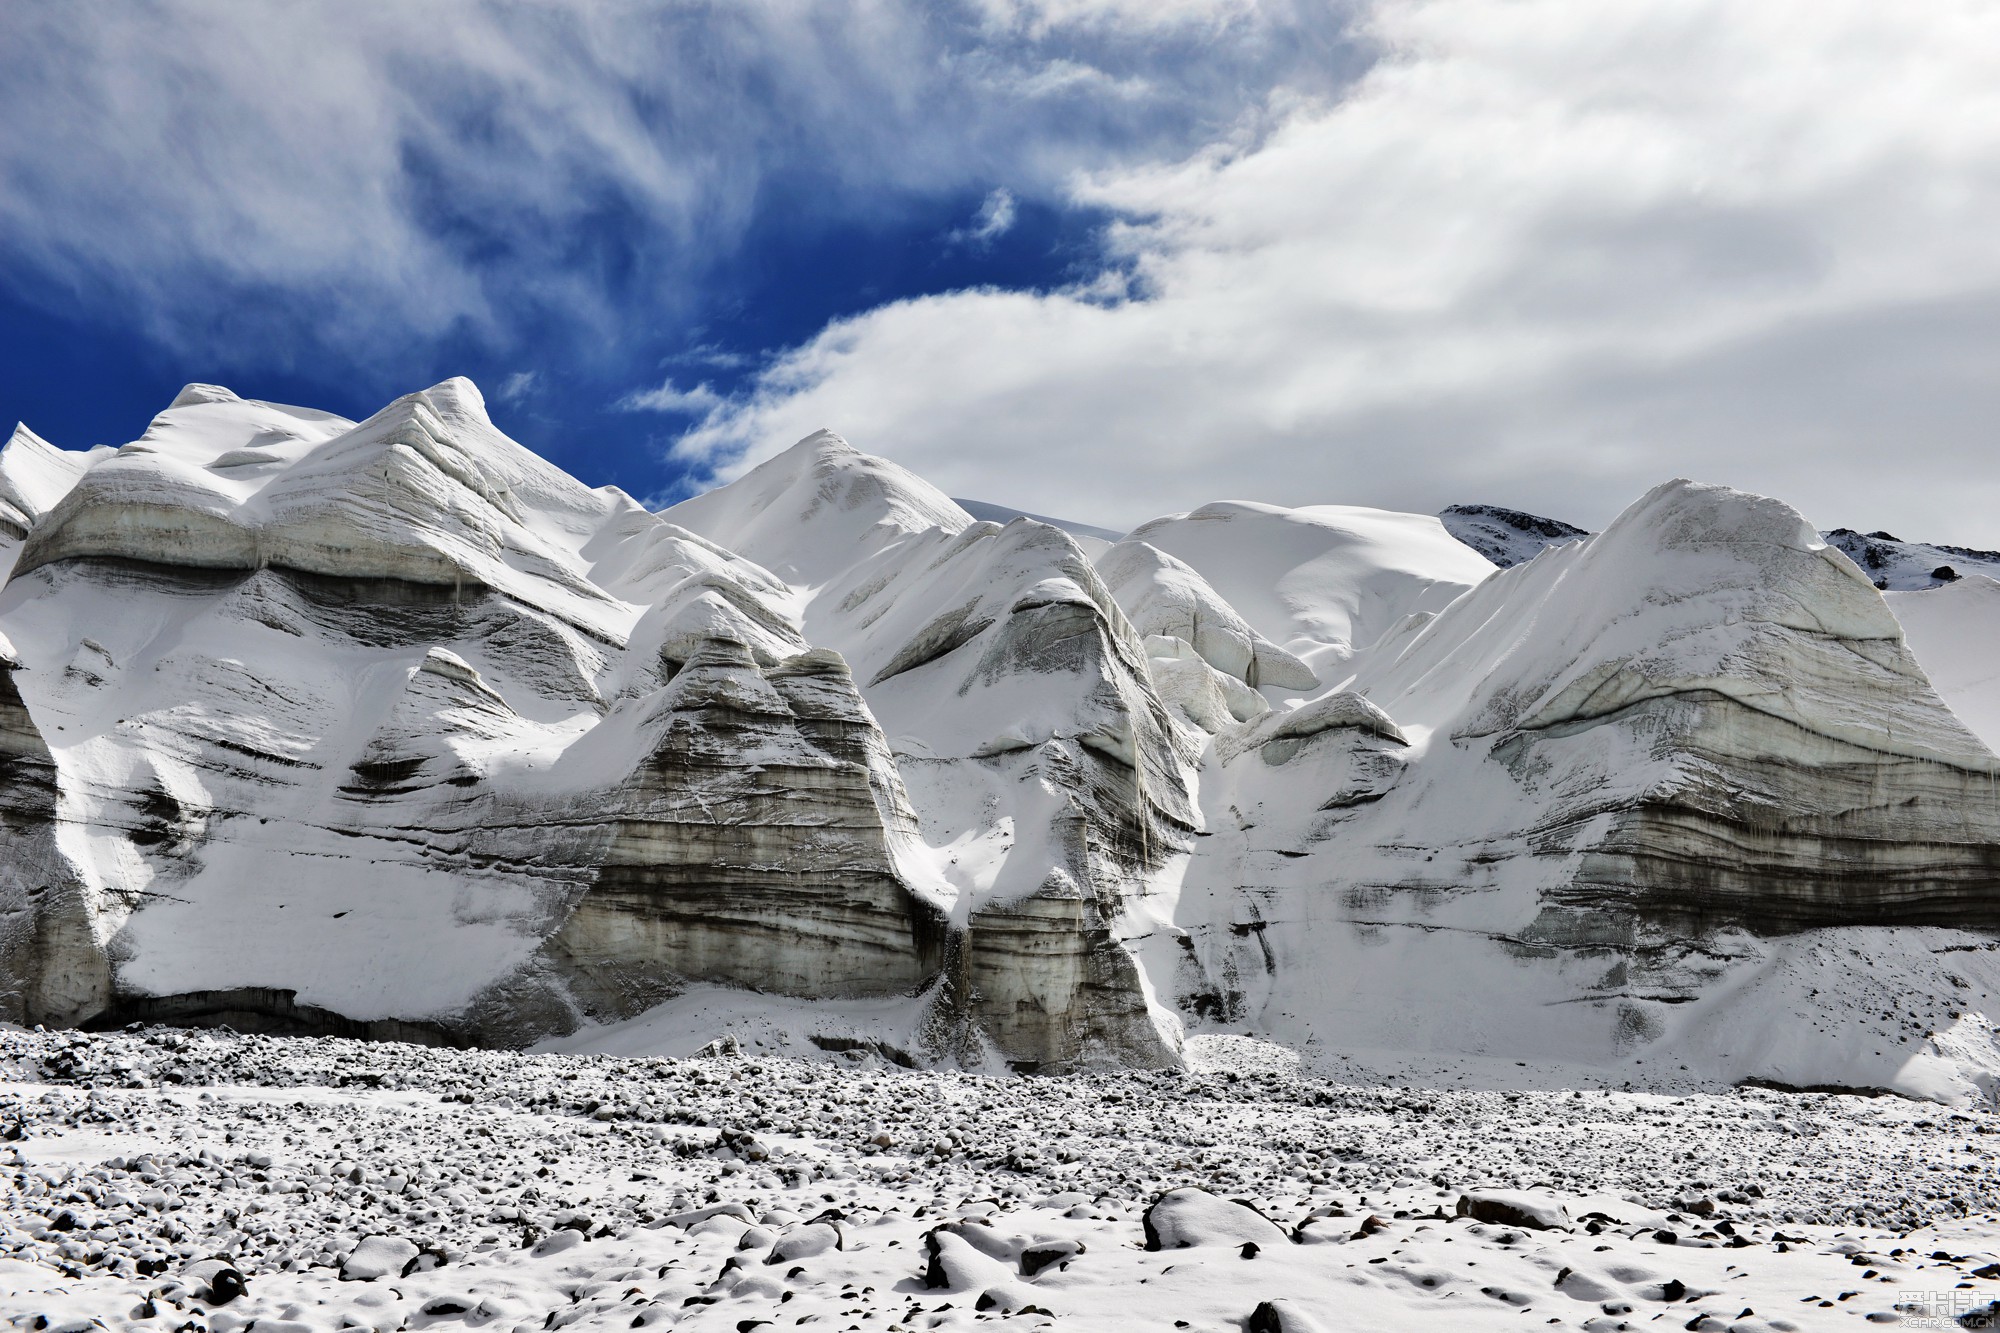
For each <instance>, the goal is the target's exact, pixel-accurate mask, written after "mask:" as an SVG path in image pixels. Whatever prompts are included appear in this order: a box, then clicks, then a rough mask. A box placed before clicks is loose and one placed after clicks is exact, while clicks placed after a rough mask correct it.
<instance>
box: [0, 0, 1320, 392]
mask: <svg viewBox="0 0 2000 1333" xmlns="http://www.w3.org/2000/svg"><path fill="white" fill-rule="evenodd" d="M1338 3H1339V0H1323V2H1322V3H1307V2H1306V0H1299V2H1298V6H1297V8H1295V9H1284V10H1280V9H1274V10H1273V11H1272V13H1271V15H1270V16H1269V17H1266V16H1264V15H1263V14H1261V13H1260V12H1258V11H1255V10H1246V9H1245V8H1244V7H1242V6H1240V5H1237V4H1233V3H1231V4H1222V3H1202V4H1187V5H1181V6H1177V7H1176V12H1175V13H1173V14H1172V15H1169V16H1164V17H1160V18H1147V19H1144V20H1143V21H1141V19H1139V18H1135V17H1134V16H1133V15H1134V14H1135V13H1137V14H1144V13H1146V12H1147V11H1146V9H1145V7H1144V6H1140V7H1138V8H1137V9H1136V10H1134V9H1133V8H1132V7H1130V6H1124V5H1116V4H1112V5H1103V4H1096V3H1093V4H1079V3H1069V2H1067V0H1066V2H1065V3H1063V4H1059V5H1052V4H1042V3H1038V4H1026V3H1023V4H1011V3H1009V4H1002V3H975V2H974V0H963V3H957V4H953V3H947V4H944V5H937V4H933V3H924V2H923V0H872V2H871V3H867V4H860V5H843V6H832V7H801V6H797V5H793V4H789V3H783V2H782V0H643V2H641V3H630V4H618V5H602V4H596V3H589V2H588V0H550V3H545V4H536V5H520V4H512V3H504V2H503V0H431V2H430V3H425V4H422V5H398V4H360V5H357V4H352V3H348V0H293V2H292V3H287V4H285V5H281V6H245V5H243V4H240V3H236V2H235V0H181V2H180V3H175V4H172V5H137V4H131V3H127V0H74V2H73V3H66V4H62V5H33V4H20V5H6V6H0V48H4V49H5V50H7V51H9V52H10V53H12V54H13V57H14V59H13V60H12V62H11V66H10V73H9V76H8V77H7V78H6V79H5V80H0V123H4V124H5V125H6V127H7V128H6V130H5V132H4V133H0V228H4V231H5V234H6V236H7V238H8V243H7V246H6V248H5V253H4V255H0V281H6V282H8V283H9V284H10V285H11V286H13V287H14V288H16V289H17V290H20V291H22V292H25V293H27V294H28V295H29V296H30V297H31V298H34V299H41V300H44V301H46V302H48V303H49V304H50V305H51V306H57V305H60V306H61V307H62V308H63V309H64V310H65V311H72V310H78V309H81V310H85V311H89V312H95V313H97V314H99V315H103V316H106V317H110V316H112V315H116V316H117V317H119V318H122V319H124V320H126V321H128V322H131V323H136V324H139V325H142V326H144V327H146V328H148V329H150V330H152V331H153V332H154V333H155V334H156V336H157V337H158V338H159V340H160V341H161V342H163V343H166V344H168V345H170V346H172V347H174V348H176V349H178V350H185V349H188V348H195V347H205V346H219V347H225V348H228V349H231V350H236V351H242V350H245V349H248V350H249V351H251V352H253V353H255V354H257V355H269V356H271V357H274V358H284V357H287V356H289V357H292V358H295V359H302V358H310V357H312V356H313V355H315V354H316V352H317V351H318V350H319V349H322V348H324V349H331V351H332V353H333V354H334V355H335V356H337V357H341V358H352V359H356V360H370V359H373V360H386V361H388V362H391V363H394V362H395V361H397V360H399V359H401V358H404V357H406V356H407V354H408V352H407V349H408V348H409V347H410V346H411V345H412V344H413V343H417V342H422V341H425V340H440V339H453V338H458V339H464V338H470V339H474V340H477V341H479V342H481V343H482V344H486V345H508V344H511V343H516V342H532V341H533V340H534V339H535V338H536V337H537V336H538V335H539V331H541V330H545V329H547V328H550V327H562V328H566V329H570V330H573V331H580V332H576V333H575V334H574V336H572V337H571V338H570V344H571V345H572V346H578V347H582V346H593V345H594V346H601V347H615V346H620V345H623V342H624V339H623V337H622V335H624V334H626V333H628V332H629V331H630V330H631V329H633V328H634V327H644V328H649V329H650V328H655V327H658V326H659V325H660V324H661V323H662V322H663V321H664V322H671V321H672V320H673V319H675V318H676V317H678V316H683V315H685V314H687V312H688V311H689V310H690V309H691V308H692V307H693V306H694V305H696V304H698V303H699V300H700V297H701V294H702V292H703V291H704V290H705V285H704V284H705V283H706V281H707V278H708V275H709V274H710V273H711V272H712V271H713V270H714V269H715V267H716V266H717V265H726V264H728V263H730V262H732V261H733V259H734V257H735V256H736V254H737V252H738V248H739V247H740V245H741V244H742V241H743V237H744V235H745V234H746V231H747V229H748V228H749V227H750V224H751V223H752V221H753V220H755V219H757V218H758V217H760V216H763V214H764V213H765V212H766V211H768V210H773V209H775V210H781V211H782V210H794V211H796V212H797V213H798V214H799V220H800V221H801V222H802V223H805V224H807V225H826V223H827V222H828V221H829V220H830V219H831V220H837V219H840V218H853V217H866V216H868V215H869V214H871V212H873V211H875V210H883V209H893V208H895V207H897V206H898V204H897V201H898V200H901V199H906V198H908V197H911V196H912V195H923V196H933V195H934V196H938V197H944V196H951V195H958V194H962V193H964V192H965V191H966V190H968V189H970V188H984V187H986V186H989V185H990V184H991V183H992V182H995V181H1001V182H1005V183H1006V188H1007V189H1008V190H1009V191H1010V194H1009V195H1008V197H1009V198H1012V197H1014V196H1015V195H1019V194H1027V193H1035V194H1040V195H1044V196H1053V195H1056V194H1058V193H1060V191H1061V189H1062V188H1063V182H1064V181H1065V180H1067V179H1068V177H1069V176H1070V175H1072V174H1073V173H1075V172H1077V171H1082V170H1094V169H1098V168H1102V167H1105V166H1107V165H1111V164H1113V163H1117V162H1124V161H1131V160H1137V159H1141V158H1151V157H1155V156H1158V155H1159V154H1160V153H1162V152H1169V153H1173V154H1178V153H1179V152H1183V151H1185V150H1186V149H1187V148H1188V147H1190V146H1192V145H1193V144H1194V143H1196V142H1199V141H1200V140H1201V139H1202V138H1204V137H1205V136H1206V135H1207V134H1208V132H1209V131H1210V130H1211V129H1212V128H1213V126H1214V125H1216V124H1220V123H1230V122H1233V121H1235V120H1236V119H1238V118H1240V117H1241V116H1242V115H1243V114H1244V113H1245V110H1246V107H1248V106H1251V105H1253V104H1254V103H1255V102H1256V101H1257V100H1258V98H1259V97H1260V96H1261V93H1260V91H1259V90H1261V89H1265V88H1269V87H1272V86H1276V85H1279V84H1285V85H1290V84H1298V83H1305V84H1314V85H1331V84H1337V83H1338V82H1339V81H1340V80H1341V79H1343V78H1345V77H1347V76H1348V75H1349V74H1351V72H1352V71H1353V69H1354V68H1356V67H1357V66H1358V63H1359V62H1358V60H1355V59H1348V60H1345V61H1344V62H1343V61H1339V60H1328V59H1326V58H1325V51H1324V50H1317V51H1316V50H1313V49H1311V48H1312V46H1313V43H1312V42H1309V41H1302V39H1301V38H1300V37H1299V36H1298V35H1297V32H1298V31H1299V30H1302V29H1311V30H1312V31H1315V32H1324V33H1325V34H1326V35H1327V37H1326V40H1328V41H1332V40H1335V39H1336V38H1337V35H1338V33H1339V31H1340V30H1341V26H1342V25H1341V23H1340V22H1339V21H1338V19H1337V17H1334V16H1335V15H1336V14H1337V12H1338V11H1337V9H1336V8H1335V6H1337V4H1338ZM1128 11H1130V12H1128ZM1281 29H1284V30H1291V31H1293V32H1294V36H1293V37H1292V38H1291V39H1290V40H1285V39H1283V37H1282V35H1281V33H1280V31H1279V30H1281ZM1219 31H1220V32H1225V33H1226V34H1228V40H1226V41H1224V42H1221V43H1218V42H1217V41H1216V40H1215V34H1216V33H1217V32H1219ZM1196 52H1198V53H1199V54H1200V55H1201V56H1202V57H1203V59H1202V60H1201V61H1199V62H1197V61H1194V60H1192V59H1190V56H1191V54H1192V53H1196ZM1055 67H1062V68H1065V69H1069V70H1073V71H1075V72H1077V73H1078V74H1083V73H1085V72H1089V73H1093V74H1095V75H1097V76H1101V77H1096V78H1092V77H1076V78H1069V79H1066V80H1060V81H1056V82H1054V83H1047V82H1042V81H1040V80H1041V76H1042V74H1043V73H1044V72H1045V71H1048V70H1050V69H1052V68H1055ZM1163 71H1172V72H1173V74H1174V77H1173V78H1172V79H1161V78H1158V77H1155V76H1156V75H1158V74H1160V73H1162V72H1163ZM801 195H802V196H803V198H802V199H801V198H799V197H798V196H801Z"/></svg>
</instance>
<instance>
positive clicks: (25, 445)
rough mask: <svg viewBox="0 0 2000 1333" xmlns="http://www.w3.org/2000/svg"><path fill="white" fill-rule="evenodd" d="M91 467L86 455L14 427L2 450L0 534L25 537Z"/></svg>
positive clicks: (0, 452)
mask: <svg viewBox="0 0 2000 1333" xmlns="http://www.w3.org/2000/svg"><path fill="white" fill-rule="evenodd" d="M89 466H90V460H89V459H88V458H87V457H86V456H85V455H83V454H78V453H71V452H70V451H69V450H67V449H58V448H56V447H55V446H54V445H53V444H50V443H49V442H48V441H47V440H45V439H43V438H42V437H41V436H39V435H37V434H35V432H33V431H31V430H29V429H28V428H27V427H26V426H25V425H17V426H15V427H14V434H13V436H12V437H11V438H10V439H9V440H8V441H7V444H6V446H5V447H4V448H0V532H4V533H6V534H7V535H9V536H13V537H25V536H26V535H27V532H28V529H29V528H31V527H33V526H34V522H35V520H36V519H38V518H40V517H41V516H42V515H43V514H46V513H48V512H49V510H51V509H53V508H55V505H56V502H57V501H59V500H61V499H62V498H63V496H65V495H67V494H69V492H70V488H71V487H72V486H75V485H76V480H77V478H78V477H81V476H82V475H83V473H84V470H85V469H86V468H88V467H89Z"/></svg>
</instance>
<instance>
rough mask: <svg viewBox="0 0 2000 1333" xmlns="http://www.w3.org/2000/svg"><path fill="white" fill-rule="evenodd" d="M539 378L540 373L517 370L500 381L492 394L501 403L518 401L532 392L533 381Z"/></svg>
mask: <svg viewBox="0 0 2000 1333" xmlns="http://www.w3.org/2000/svg"><path fill="white" fill-rule="evenodd" d="M540 378H541V376H540V374H539V373H537V372H536V371H532V370H517V371H515V372H514V373H513V374H511V375H509V376H508V377H507V378H506V379H504V380H502V381H500V387H499V388H498V389H497V390H495V391H494V394H493V396H494V397H495V398H497V399H499V400H500V401H501V402H503V403H508V404H513V403H518V402H520V401H521V400H522V399H524V398H526V397H527V396H528V395H529V394H530V393H533V392H534V389H535V381H536V380H538V379H540Z"/></svg>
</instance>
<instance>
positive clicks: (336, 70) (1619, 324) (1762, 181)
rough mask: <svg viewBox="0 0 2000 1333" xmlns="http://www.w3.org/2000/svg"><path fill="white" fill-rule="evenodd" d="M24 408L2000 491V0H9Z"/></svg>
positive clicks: (0, 270) (0, 39)
mask: <svg viewBox="0 0 2000 1333" xmlns="http://www.w3.org/2000/svg"><path fill="white" fill-rule="evenodd" d="M0 47H3V48H4V49H6V50H8V51H9V52H10V53H15V54H16V58H15V59H14V60H12V61H10V62H9V68H8V70H7V72H6V74H5V75H4V76H0V236H4V237H5V240H4V242H0V358H4V359H0V415H4V416H8V417H14V418H19V419H22V420H25V421H27V422H28V423H29V424H30V425H31V426H33V427H34V428H35V429H36V430H38V431H40V432H41V433H43V434H44V435H46V436H47V437H49V438H50V439H52V440H54V441H55V442H57V443H60V444H63V445H67V446H71V447H83V446H87V445H90V444H93V443H98V442H111V443H117V442H121V441H123V440H125V439H129V438H132V437H133V436H135V435H137V434H138V433H139V432H140V431H141V430H143V428H144V425H145V422H146V420H147V419H148V418H149V417H150V416H151V414H152V413H153V412H154V411H156V410H158V408H159V407H160V406H161V405H163V404H164V403H165V402H166V401H167V400H168V399H169V398H170V397H171V396H172V394H173V393H174V391H175V390H176V389H177V388H178V387H179V386H180V385H181V384H182V383H183V382H186V381H189V380H196V379H201V380H215V381H220V382H222V383H226V384H228V385H230V386H231V387H232V388H235V389H236V390H237V391H239V392H241V393H243V394H245V395H248V396H253V397H264V398H273V399H277V400H281V401H292V402H300V403H305V404H308V405H312V406H317V407H323V408H329V409H332V410H335V411H339V412H342V413H345V414H347V415H350V416H360V415H364V414H366V413H369V412H372V411H373V410H375V409H376V408H378V407H379V406H381V405H382V403H384V402H385V401H387V400H388V399H389V398H391V397H393V396H395V395H397V394H399V393H403V392H407V391H409V390H411V389H415V388H421V387H424V386H426V385H428V384H430V383H433V382H435V381H436V380H438V379H441V378H444V377H445V376H447V375H451V374H467V375H470V376H472V377H473V378H474V379H475V380H477V381H478V382H479V383H480V385H481V386H482V387H483V388H484V390H485V391H486V394H487V397H488V400H489V404H490V405H491V407H492V410H493V414H494V417H495V419H496V420H497V421H498V422H499V423H500V424H501V425H502V426H503V427H504V428H505V429H507V430H508V431H509V432H510V433H511V434H513V435H514V436H515V437H516V438H518V439H520V440H521V441H522V442H523V443H525V444H527V445H529V446H530V447H532V448H534V449H536V450H538V451H540V452H542V453H543V454H545V455H546V456H548V457H549V458H551V459H553V460H555V461H556V462H558V463H559V464H561V465H562V466H564V467H566V468H568V469H570V470H571V471H572V472H574V473H576V474H577V475H578V476H579V477H582V478H583V479H584V480H586V481H588V482H591V483H593V484H597V483H604V482H614V483H616V484H618V485H621V486H624V487H625V488H627V489H628V490H631V491H632V492H634V493H635V494H638V495H641V496H644V497H649V498H653V499H658V500H668V499H672V498H675V497H677V496H679V495H681V494H685V493H688V492H689V491H691V490H693V489H697V488H700V487H703V486H706V485H709V484H712V483H713V482H715V481H716V480H718V479H726V478H728V477H730V476H732V475H735V474H736V473H738V472H740V471H741V470H742V469H743V468H745V467H747V466H750V465H752V464H754V463H755V462H756V461H758V460H759V459H761V458H763V457H767V456H769V454H771V453H772V452H775V451H776V450H778V449H781V448H783V447H785V446H786V445H787V444H789V443H790V442H791V441H793V440H795V439H797V438H799V437H800V436H801V435H804V434H806V433H808V432H809V431H811V430H813V429H815V428H818V427H820V426H831V427H833V428H834V429H836V430H839V431H841V432H842V433H844V434H846V435H847V436H848V437H849V438H850V439H851V440H852V441H853V442H854V443H855V444H856V445H858V446H859V447H861V448H864V449H868V450H870V451H872V452H877V453H882V454H886V455H888V456H890V457H892V458H895V459H897V460H898V461H901V462H903V463H905V464H907V465H909V466H911V467H913V468H915V469H916V470H917V471H919V472H921V473H923V474H924V475H926V476H928V477H930V478H931V479H932V480H934V481H936V482H937V483H938V484H939V485H941V486H943V487H944V488H945V489H946V490H947V491H949V492H951V493H953V494H958V495H966V496H973V497H977V498H982V499H987V500H991V501H997V502H1000V503H1003V504H1013V505H1017V506H1019V507H1021V508H1024V509H1029V510H1032V511H1036V512H1042V513H1055V514H1061V515H1066V516H1072V517H1076V518H1080V519H1083V520H1086V521H1091V522H1097V523H1101V524H1105V525H1109V526H1125V525H1129V524H1132V523H1136V522H1138V521H1140V520H1143V519H1144V518H1147V517H1149V516H1152V515H1154V514H1158V513H1163V512H1168V511H1171V510H1175V509H1183V508H1187V507H1190V506H1192V505H1196V504H1199V503H1202V502H1203V501H1206V500H1210V499H1221V498H1238V499H1261V500H1270V501H1276V502H1280V503H1288V504H1298V503H1315V502H1327V503H1356V504H1374V505H1383V506H1389V507H1396V508H1410V509H1420V510H1435V509H1437V508H1439V507H1441V506H1443V505H1445V504H1449V503H1454V502H1464V501H1488V502H1496V503H1502V504H1511V505H1515V506H1518V507H1521V508H1525V509H1530V510H1535V511H1538V512H1543V513H1549V514H1554V515H1556V516H1559V517H1564V518H1568V519H1571V520H1572V521H1577V522H1581V523H1586V524H1592V525H1595V524H1601V523H1603V522H1606V521H1608V520H1609V518H1610V517H1612V516H1613V515H1614V514H1615V513H1616V512H1617V511H1618V509H1619V508H1621V507H1622V506H1623V505H1624V504H1626V503H1628V502H1629V501H1630V500H1631V499H1633V498H1635V497H1636V496H1637V495H1639V494H1640V493H1641V492H1643V491H1644V490H1646V489H1647V488H1649V487H1650V486H1651V485H1653V484H1655V483H1656V482H1658V481H1661V480H1664V479H1666V478H1668V477H1672V476H1676V475H1689V476H1694V477H1696V478H1698V479H1701V480H1709V481H1720V482H1726V483H1729V484H1733V485H1738V486H1742V487H1744V488H1745V489H1751V490H1758V491H1762V492H1765V493H1770V494H1776V495H1779V496H1780V497H1782V498H1784V499H1787V500H1789V501H1791V502H1792V503H1794V504H1795V505H1798V506H1799V507H1800V508H1801V509H1802V511H1803V512H1805V513H1806V515H1807V516H1808V517H1809V518H1811V519H1812V520H1813V521H1814V522H1816V523H1818V524H1819V525H1820V526H1823V527H1824V526H1834V525H1848V526H1855V527H1861V528H1878V527H1887V528H1889V529H1891V530H1894V531H1897V532H1899V533H1901V534H1903V535H1907V536H1922V537H1926V538H1929V539H1932V540H1941V541H1954V542H1959V543H1965V544H1972V545H1983V546H2000V520H1996V519H1995V518H1993V517H1992V516H1993V515H1994V514H1996V513H2000V468H1996V467H1995V465H1994V463H1993V461H1992V460H1993V459H1994V457H1995V456H1996V454H1995V445H1996V443H2000V441H1996V439H1995V432H1996V427H1995V424H1994V423H1996V422H2000V376H1996V375H1994V374H1993V372H1992V368H1993V366H1994V365H1995V364H2000V249H1996V247H1994V246H1993V245H1992V244H1991V242H1990V233H1991V228H1992V219H1993V218H1994V217H1995V216H2000V105H1996V99H2000V11H1996V10H1995V9H1994V7H1992V6H1990V5H1987V4H1984V3H1979V2H1978V0H1935V2H1934V3H1930V4H1926V5H1924V6H1882V5H1880V4H1879V3H1863V2H1862V0H1629V3H1623V4H1620V5H1617V6H1604V5H1602V4H1600V3H1597V0H1513V3H1509V4H1505V5H1496V4H1492V3H1490V2H1489V0H1266V2H1260V0H958V2H957V3H928V4H918V3H897V2H896V0H857V3H854V4H849V5H842V6H822V7H812V6H802V5H798V4H793V3H778V2H777V0H734V2H733V3H727V4H723V3H713V4H707V3H699V2H698V0H674V2H671V3H669V2H665V0H632V2H631V3H627V4H620V5H604V4H593V3H584V0H572V2H570V3H564V2H563V0H549V3H546V4H538V5H532V6H529V5H519V4H501V3H486V2H483V0H432V2H431V3H427V4H424V5H407V4H391V3H387V0H381V2H379V3H378V2H376V0H343V2H342V3H333V0H298V2H297V3H292V4H288V5H285V6H260V5H250V4H245V3H241V2H240V0H175V2H174V3H141V2H135V0H21V3H16V4H10V5H7V6H4V7H0Z"/></svg>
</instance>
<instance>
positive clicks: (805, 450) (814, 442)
mask: <svg viewBox="0 0 2000 1333" xmlns="http://www.w3.org/2000/svg"><path fill="white" fill-rule="evenodd" d="M860 452H861V451H860V450H859V449H856V448H855V447H854V446H853V445H851V444H849V443H848V442H847V438H846V437H845V436H843V435H838V434H835V433H834V432H833V431H831V430H829V429H827V428H826V427H825V426H821V427H820V428H819V429H818V430H816V431H814V432H813V433H812V434H810V435H808V436H806V437H805V438H804V439H803V440H800V441H799V442H798V443H797V444H795V445H793V446H792V447H791V448H789V449H787V450H785V453H787V454H858V453H860ZM781 457H782V455H781Z"/></svg>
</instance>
